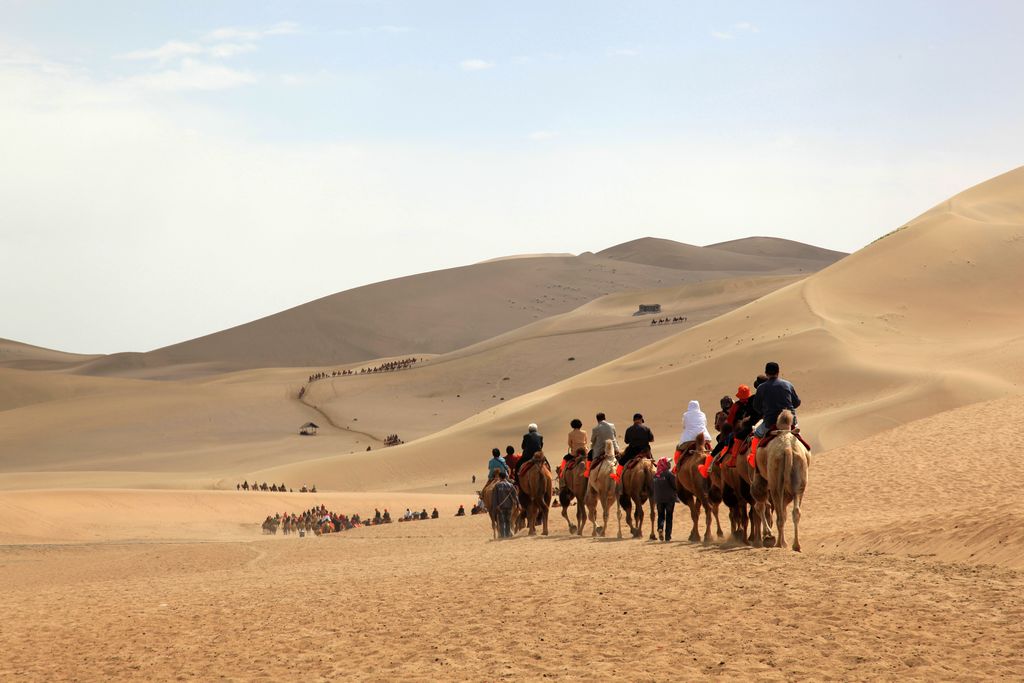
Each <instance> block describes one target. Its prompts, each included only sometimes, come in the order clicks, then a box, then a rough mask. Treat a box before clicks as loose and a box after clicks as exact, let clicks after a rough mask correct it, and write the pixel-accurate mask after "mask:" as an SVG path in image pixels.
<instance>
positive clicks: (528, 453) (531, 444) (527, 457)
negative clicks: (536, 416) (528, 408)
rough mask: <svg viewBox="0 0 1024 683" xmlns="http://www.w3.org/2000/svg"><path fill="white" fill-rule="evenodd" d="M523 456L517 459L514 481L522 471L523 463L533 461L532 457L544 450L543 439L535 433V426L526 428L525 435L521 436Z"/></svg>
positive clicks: (538, 433)
mask: <svg viewBox="0 0 1024 683" xmlns="http://www.w3.org/2000/svg"><path fill="white" fill-rule="evenodd" d="M521 448H522V449H523V454H522V456H520V458H519V462H517V463H516V479H517V480H518V479H519V471H520V470H521V469H523V463H527V462H530V461H531V460H533V456H534V455H535V454H536V453H537V452H538V451H542V450H544V437H543V436H541V435H540V432H538V431H537V425H535V424H531V425H530V426H529V427H527V428H526V434H523V445H522V446H521Z"/></svg>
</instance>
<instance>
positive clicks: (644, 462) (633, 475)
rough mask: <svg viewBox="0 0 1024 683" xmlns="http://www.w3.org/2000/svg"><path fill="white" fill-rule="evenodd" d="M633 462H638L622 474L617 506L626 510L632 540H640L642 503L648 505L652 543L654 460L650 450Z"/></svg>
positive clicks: (642, 523)
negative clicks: (620, 491)
mask: <svg viewBox="0 0 1024 683" xmlns="http://www.w3.org/2000/svg"><path fill="white" fill-rule="evenodd" d="M634 461H639V462H636V465H634V466H633V467H632V468H630V469H626V470H623V472H622V495H621V496H620V497H619V504H620V505H621V506H622V507H623V508H624V509H625V510H626V523H627V524H628V525H629V532H630V533H631V534H632V535H633V538H640V537H641V536H643V535H644V503H650V509H651V535H650V540H652V541H653V540H655V538H656V536H655V535H654V525H655V516H654V460H653V459H652V457H651V451H650V449H648V450H646V451H644V452H643V453H641V454H640V455H638V456H636V458H635V459H634ZM630 464H632V463H630ZM631 513H632V514H631Z"/></svg>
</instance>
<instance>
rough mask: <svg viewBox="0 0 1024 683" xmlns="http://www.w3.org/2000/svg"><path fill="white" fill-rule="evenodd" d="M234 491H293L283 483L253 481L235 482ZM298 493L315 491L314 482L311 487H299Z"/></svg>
mask: <svg viewBox="0 0 1024 683" xmlns="http://www.w3.org/2000/svg"><path fill="white" fill-rule="evenodd" d="M235 490H236V491H270V492H272V493H295V491H294V490H292V489H290V488H288V487H287V486H285V485H284V484H271V485H270V486H267V482H263V483H262V484H257V483H256V482H253V483H252V484H250V483H249V482H248V481H243V482H242V483H241V484H235ZM299 493H316V484H313V487H312V488H309V487H307V486H306V485H305V484H303V485H302V488H300V489H299Z"/></svg>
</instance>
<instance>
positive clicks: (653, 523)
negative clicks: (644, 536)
mask: <svg viewBox="0 0 1024 683" xmlns="http://www.w3.org/2000/svg"><path fill="white" fill-rule="evenodd" d="M651 494H652V495H651V497H650V498H648V499H647V503H648V505H650V513H651V535H650V536H648V538H649V539H650V540H652V541H653V540H655V539H656V538H657V537H656V536H655V535H654V527H656V526H657V525H658V521H657V520H658V518H657V517H656V516H655V511H654V495H653V494H654V492H653V491H652V492H651Z"/></svg>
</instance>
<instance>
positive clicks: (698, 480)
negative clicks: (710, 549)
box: [676, 434, 724, 543]
mask: <svg viewBox="0 0 1024 683" xmlns="http://www.w3.org/2000/svg"><path fill="white" fill-rule="evenodd" d="M704 439H705V437H704V435H703V434H698V435H697V438H696V439H695V440H694V441H692V442H687V443H684V444H679V447H678V450H679V451H680V452H681V453H682V455H680V456H679V463H678V464H677V465H676V489H677V490H678V491H679V500H681V501H683V502H684V503H686V505H687V506H688V507H689V508H690V518H691V519H692V520H693V529H692V530H691V531H690V541H692V542H694V543H696V542H697V541H699V540H700V533H699V532H698V530H697V523H698V522H699V521H700V511H701V508H703V509H704V515H705V518H706V520H707V526H706V528H705V531H704V543H710V542H711V518H712V517H714V520H715V526H716V527H717V531H718V537H719V538H722V537H723V536H724V534H723V533H722V525H721V524H720V523H719V521H718V505H719V503H721V502H722V491H721V490H720V489H716V488H714V487H713V486H712V485H711V482H710V481H708V480H707V479H705V478H704V477H702V476H701V475H700V472H698V471H697V467H698V466H699V465H701V464H702V463H703V462H704V456H705V455H706V451H705V448H704V444H705V440H704Z"/></svg>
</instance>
